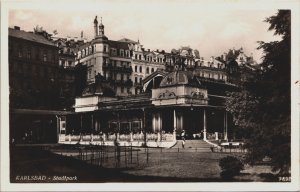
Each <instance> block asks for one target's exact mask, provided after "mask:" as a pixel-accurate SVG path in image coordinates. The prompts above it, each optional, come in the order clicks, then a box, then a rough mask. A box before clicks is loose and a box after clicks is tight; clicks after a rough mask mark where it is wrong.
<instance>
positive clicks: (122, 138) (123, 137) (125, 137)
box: [119, 134, 131, 141]
mask: <svg viewBox="0 0 300 192" xmlns="http://www.w3.org/2000/svg"><path fill="white" fill-rule="evenodd" d="M130 139H131V138H130V135H124V134H122V135H120V136H119V140H120V141H130Z"/></svg>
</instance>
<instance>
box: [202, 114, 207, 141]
mask: <svg viewBox="0 0 300 192" xmlns="http://www.w3.org/2000/svg"><path fill="white" fill-rule="evenodd" d="M203 140H204V141H206V140H207V139H206V110H205V109H203Z"/></svg>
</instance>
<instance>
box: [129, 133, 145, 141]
mask: <svg viewBox="0 0 300 192" xmlns="http://www.w3.org/2000/svg"><path fill="white" fill-rule="evenodd" d="M132 138H133V140H134V141H144V134H143V133H138V134H133V135H132Z"/></svg>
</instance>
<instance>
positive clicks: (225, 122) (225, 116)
mask: <svg viewBox="0 0 300 192" xmlns="http://www.w3.org/2000/svg"><path fill="white" fill-rule="evenodd" d="M224 139H225V140H228V134H227V111H225V112H224Z"/></svg>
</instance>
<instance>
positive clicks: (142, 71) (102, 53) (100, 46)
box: [75, 17, 242, 96]
mask: <svg viewBox="0 0 300 192" xmlns="http://www.w3.org/2000/svg"><path fill="white" fill-rule="evenodd" d="M76 55H77V58H76V62H75V64H79V63H81V64H83V65H85V66H87V82H88V84H92V83H95V77H96V76H97V75H98V74H100V75H101V76H103V77H104V78H105V79H106V80H107V81H110V82H111V85H112V86H113V89H114V90H115V92H116V95H118V96H128V95H132V94H133V95H135V94H139V93H141V92H143V91H144V90H143V86H142V84H143V80H144V79H145V78H146V77H147V76H149V75H150V74H151V73H153V72H155V71H157V70H159V71H172V70H174V57H175V56H177V55H180V57H181V58H182V59H184V62H185V63H184V65H185V66H186V68H187V69H188V70H194V71H196V75H197V76H199V77H203V78H207V79H212V80H220V81H224V82H226V81H227V73H226V69H225V63H226V61H227V60H226V59H224V60H222V59H220V58H221V57H220V58H214V57H211V58H210V59H209V60H204V58H203V57H200V53H199V51H198V50H193V49H192V48H190V47H181V48H179V49H173V50H171V51H170V52H166V51H164V50H150V49H145V48H144V47H143V45H142V44H141V43H140V42H139V41H137V42H136V41H133V40H130V39H127V38H123V39H121V40H118V41H114V40H110V39H108V37H107V36H106V35H105V33H104V25H103V24H102V20H101V22H100V24H99V25H98V20H97V17H96V18H95V19H94V38H93V39H92V40H91V41H89V42H86V43H85V44H83V45H81V46H79V48H78V50H77V54H76ZM228 55H229V54H228ZM239 57H241V58H242V56H240V55H239Z"/></svg>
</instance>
